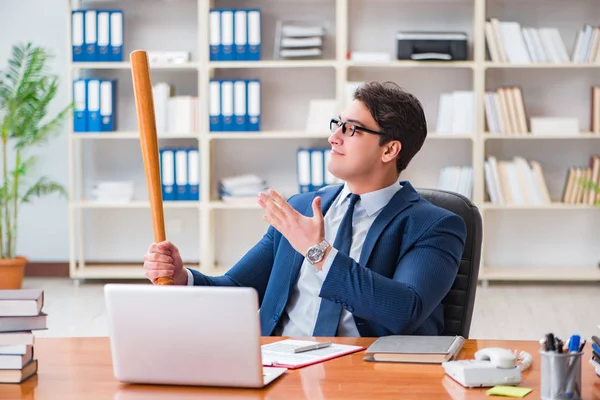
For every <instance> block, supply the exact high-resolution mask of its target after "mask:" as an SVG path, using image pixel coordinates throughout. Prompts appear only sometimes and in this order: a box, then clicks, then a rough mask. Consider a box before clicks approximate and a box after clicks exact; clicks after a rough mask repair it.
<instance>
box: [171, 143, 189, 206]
mask: <svg viewBox="0 0 600 400" xmlns="http://www.w3.org/2000/svg"><path fill="white" fill-rule="evenodd" d="M174 151H175V200H180V201H185V200H188V199H189V193H190V188H189V181H188V159H187V154H188V152H187V150H186V149H175V150H174Z"/></svg>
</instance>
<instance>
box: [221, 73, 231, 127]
mask: <svg viewBox="0 0 600 400" xmlns="http://www.w3.org/2000/svg"><path fill="white" fill-rule="evenodd" d="M221 115H222V116H223V121H222V122H223V130H224V131H233V130H234V124H233V81H229V80H224V81H221Z"/></svg>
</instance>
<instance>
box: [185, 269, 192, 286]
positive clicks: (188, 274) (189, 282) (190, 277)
mask: <svg viewBox="0 0 600 400" xmlns="http://www.w3.org/2000/svg"><path fill="white" fill-rule="evenodd" d="M185 270H186V271H187V276H188V281H187V284H188V286H194V275H192V271H190V270H189V269H188V268H186V269H185Z"/></svg>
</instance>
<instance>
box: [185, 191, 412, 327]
mask: <svg viewBox="0 0 600 400" xmlns="http://www.w3.org/2000/svg"><path fill="white" fill-rule="evenodd" d="M400 189H401V186H400V184H399V183H398V182H395V183H394V184H393V185H391V186H388V187H386V188H383V189H379V190H376V191H373V192H369V193H364V194H362V195H361V196H360V200H358V202H357V203H356V205H355V206H354V213H353V215H352V221H353V222H352V246H351V249H350V257H351V258H352V259H354V260H355V261H358V260H359V258H360V253H361V250H362V245H363V242H364V240H365V237H366V236H367V232H368V231H369V228H370V227H371V224H372V223H373V221H374V220H375V218H376V217H377V215H379V213H380V212H381V210H382V209H383V208H384V207H385V206H386V205H387V203H388V202H389V201H390V200H391V199H392V197H394V195H395V194H396V192H397V191H398V190H400ZM350 193H351V192H350V189H349V188H348V186H347V185H344V187H343V189H342V190H341V192H340V194H339V195H338V197H337V198H336V199H335V200H334V201H333V204H332V205H331V207H330V208H329V210H328V211H327V214H325V218H324V222H325V240H327V242H328V243H329V244H330V245H332V246H333V243H334V241H335V236H336V234H337V231H338V227H339V226H340V223H341V222H342V219H343V218H344V214H345V213H346V210H347V209H348V204H349V199H348V195H349V194H350ZM336 255H337V249H335V248H332V249H331V251H330V252H329V254H328V255H327V258H326V259H325V262H324V263H323V268H322V270H320V271H319V270H318V269H317V268H315V267H314V266H313V265H312V264H311V263H310V262H308V260H307V259H304V261H303V263H302V266H301V268H300V274H299V276H298V281H297V282H296V285H294V289H293V290H292V293H291V295H290V298H289V300H288V303H287V305H286V308H285V313H284V315H282V322H281V325H280V326H279V327H278V331H277V332H275V333H276V335H278V336H312V334H313V330H314V327H315V323H316V321H317V315H318V313H319V308H320V306H321V298H320V297H319V292H320V291H321V286H322V285H323V281H324V280H325V277H326V276H327V273H328V272H329V268H330V267H331V264H332V263H333V260H334V259H335V257H336ZM187 273H188V285H193V284H194V277H193V276H192V273H191V272H190V271H189V270H187ZM338 336H360V334H359V333H358V329H357V328H356V323H355V322H354V317H353V316H352V314H351V313H350V312H349V311H348V310H346V309H342V315H341V317H340V322H339V326H338Z"/></svg>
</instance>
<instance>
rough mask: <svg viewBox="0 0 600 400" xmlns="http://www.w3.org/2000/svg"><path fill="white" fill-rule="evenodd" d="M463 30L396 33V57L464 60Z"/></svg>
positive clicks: (465, 39)
mask: <svg viewBox="0 0 600 400" xmlns="http://www.w3.org/2000/svg"><path fill="white" fill-rule="evenodd" d="M467 39H468V38H467V34H466V33H464V32H424V31H403V32H398V33H397V34H396V42H397V59H398V60H415V61H426V60H429V61H461V60H462V61H464V60H466V59H467V53H468V51H467Z"/></svg>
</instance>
